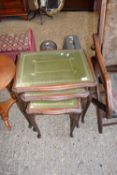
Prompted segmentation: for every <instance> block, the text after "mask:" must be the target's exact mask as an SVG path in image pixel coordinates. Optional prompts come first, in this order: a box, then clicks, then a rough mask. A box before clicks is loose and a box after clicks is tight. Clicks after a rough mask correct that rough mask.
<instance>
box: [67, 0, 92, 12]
mask: <svg viewBox="0 0 117 175" xmlns="http://www.w3.org/2000/svg"><path fill="white" fill-rule="evenodd" d="M94 1H95V0H65V6H64V10H86V11H90V10H93V7H94Z"/></svg>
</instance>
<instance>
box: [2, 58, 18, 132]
mask: <svg viewBox="0 0 117 175" xmlns="http://www.w3.org/2000/svg"><path fill="white" fill-rule="evenodd" d="M14 75H15V64H14V62H13V61H12V59H11V58H9V57H8V56H5V55H4V56H3V55H0V91H1V90H3V89H5V88H6V87H7V86H8V85H9V84H10V83H11V81H12V80H13V78H14ZM13 103H15V99H13V98H10V99H8V100H6V101H4V102H0V115H1V117H2V119H3V121H4V124H5V126H6V127H7V128H8V129H10V128H11V126H10V123H9V120H8V111H9V108H10V107H11V105H12V104H13Z"/></svg>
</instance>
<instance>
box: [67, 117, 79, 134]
mask: <svg viewBox="0 0 117 175" xmlns="http://www.w3.org/2000/svg"><path fill="white" fill-rule="evenodd" d="M69 117H70V137H73V131H74V128H75V127H79V120H80V114H70V116H69Z"/></svg>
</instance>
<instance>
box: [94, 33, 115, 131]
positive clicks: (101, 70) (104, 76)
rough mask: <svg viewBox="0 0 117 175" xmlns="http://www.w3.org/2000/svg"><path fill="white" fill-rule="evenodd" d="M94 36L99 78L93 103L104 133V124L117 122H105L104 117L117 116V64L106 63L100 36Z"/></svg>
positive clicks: (95, 59)
mask: <svg viewBox="0 0 117 175" xmlns="http://www.w3.org/2000/svg"><path fill="white" fill-rule="evenodd" d="M93 38H94V44H95V52H96V55H95V57H94V58H93V64H94V69H95V74H96V78H97V88H96V92H97V96H96V98H93V103H95V104H96V106H97V119H98V129H99V133H102V132H103V126H109V125H115V124H117V122H111V123H103V118H104V117H106V118H107V119H112V118H115V117H117V64H111V65H109V64H108V65H106V58H104V57H103V54H102V50H101V45H100V40H99V37H98V36H97V35H96V34H95V35H94V36H93ZM115 61H116V58H115Z"/></svg>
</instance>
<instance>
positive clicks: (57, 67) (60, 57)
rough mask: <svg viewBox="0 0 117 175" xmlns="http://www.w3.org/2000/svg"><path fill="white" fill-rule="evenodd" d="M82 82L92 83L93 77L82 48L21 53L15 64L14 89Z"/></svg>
mask: <svg viewBox="0 0 117 175" xmlns="http://www.w3.org/2000/svg"><path fill="white" fill-rule="evenodd" d="M82 82H85V83H86V82H92V83H94V77H93V75H92V71H91V69H90V66H89V64H88V62H87V58H86V56H85V54H84V52H83V50H77V51H76V50H71V51H70V50H61V51H48V52H47V51H45V52H35V53H23V54H21V56H20V58H19V60H18V64H17V72H16V80H15V83H14V90H16V91H17V89H19V90H20V88H21V89H22V88H24V89H25V88H29V89H28V91H30V87H34V89H33V91H35V90H36V87H39V86H53V85H65V84H75V83H82ZM24 89H23V91H25V90H24ZM23 91H22V90H21V92H23ZM26 91H27V90H26ZM31 91H32V90H31Z"/></svg>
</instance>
